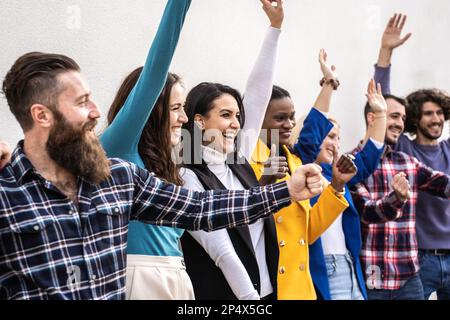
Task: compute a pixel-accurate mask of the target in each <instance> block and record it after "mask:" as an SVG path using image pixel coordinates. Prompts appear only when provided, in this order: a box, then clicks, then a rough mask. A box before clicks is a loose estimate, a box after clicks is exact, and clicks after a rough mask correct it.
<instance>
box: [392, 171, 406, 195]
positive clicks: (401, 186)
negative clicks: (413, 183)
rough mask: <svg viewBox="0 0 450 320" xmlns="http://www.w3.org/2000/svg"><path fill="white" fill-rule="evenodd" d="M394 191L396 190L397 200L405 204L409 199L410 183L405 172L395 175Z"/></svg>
mask: <svg viewBox="0 0 450 320" xmlns="http://www.w3.org/2000/svg"><path fill="white" fill-rule="evenodd" d="M391 186H392V189H394V192H395V195H396V196H397V199H398V200H400V201H402V202H405V201H406V200H407V199H408V197H409V189H410V187H409V181H408V179H406V174H405V173H404V172H400V173H398V174H397V175H395V177H394V179H393V180H392V184H391Z"/></svg>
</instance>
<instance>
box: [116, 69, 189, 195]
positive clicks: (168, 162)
mask: <svg viewBox="0 0 450 320" xmlns="http://www.w3.org/2000/svg"><path fill="white" fill-rule="evenodd" d="M142 69H143V68H142V67H140V68H137V69H136V70H134V71H133V72H131V73H130V74H129V75H128V76H127V77H126V78H125V80H124V81H123V83H122V85H121V86H120V88H119V91H118V92H117V94H116V97H115V99H114V101H113V103H112V104H111V107H110V109H109V112H108V125H111V123H112V122H113V121H114V118H115V117H116V116H117V114H118V113H119V111H120V110H121V109H122V107H123V105H124V104H125V101H126V100H127V98H128V96H129V94H130V93H131V90H133V88H134V86H135V85H136V82H137V81H138V79H139V77H140V75H141V72H142ZM176 83H181V79H180V77H179V76H178V75H176V74H173V73H169V75H168V77H167V81H166V84H165V86H164V89H163V91H162V92H161V94H160V95H159V97H158V100H157V101H156V104H155V107H154V108H153V111H152V114H151V115H150V118H149V119H148V121H147V124H146V125H145V128H144V131H143V132H142V135H141V139H140V141H139V146H138V150H139V155H140V156H141V158H142V160H143V161H144V164H145V167H146V169H147V170H149V171H151V172H153V173H155V174H156V176H157V177H158V178H160V179H162V180H164V181H166V182H170V183H174V184H176V185H180V186H181V185H183V184H184V181H183V179H182V178H181V176H180V171H179V169H180V168H179V166H178V165H177V164H176V163H175V162H174V161H173V159H172V152H173V148H172V144H171V139H170V93H171V92H172V88H173V86H174V85H175V84H176ZM148 107H149V108H150V107H151V106H148ZM130 125H132V124H130Z"/></svg>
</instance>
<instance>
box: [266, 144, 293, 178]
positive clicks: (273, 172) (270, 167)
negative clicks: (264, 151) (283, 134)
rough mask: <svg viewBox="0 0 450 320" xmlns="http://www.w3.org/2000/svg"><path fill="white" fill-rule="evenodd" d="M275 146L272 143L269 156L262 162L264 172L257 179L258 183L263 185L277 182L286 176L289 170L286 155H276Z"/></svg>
mask: <svg viewBox="0 0 450 320" xmlns="http://www.w3.org/2000/svg"><path fill="white" fill-rule="evenodd" d="M277 152H278V150H277V146H276V145H272V148H271V149H270V157H269V159H268V160H267V161H266V162H265V163H264V173H263V175H262V177H261V179H260V180H259V183H260V185H262V186H265V185H268V184H272V183H275V182H277V181H278V180H280V179H283V178H285V177H286V175H287V173H288V172H289V167H288V163H287V160H286V157H280V156H277Z"/></svg>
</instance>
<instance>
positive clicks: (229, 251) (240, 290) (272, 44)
mask: <svg viewBox="0 0 450 320" xmlns="http://www.w3.org/2000/svg"><path fill="white" fill-rule="evenodd" d="M280 33H281V30H280V29H276V28H272V27H269V29H268V31H267V33H266V37H265V40H264V43H263V46H262V49H261V51H260V54H259V57H258V59H257V61H256V64H255V66H254V68H253V70H252V73H251V74H250V77H249V79H248V82H247V87H246V91H245V96H244V107H245V113H246V114H247V115H251V117H247V118H246V124H245V127H244V128H242V131H244V132H243V133H241V136H243V137H244V139H245V141H244V142H245V143H243V144H242V145H243V148H242V149H241V150H240V153H241V154H242V155H243V156H244V157H245V158H246V159H250V157H251V155H252V153H253V150H254V149H255V147H256V144H257V141H258V137H259V132H260V130H261V127H262V123H263V121H264V117H265V113H266V110H267V106H268V105H269V102H270V97H271V95H272V87H273V78H274V70H275V64H276V57H277V51H278V39H279V36H280ZM202 150H203V160H204V161H205V162H206V164H207V165H208V168H209V169H210V170H211V172H212V173H214V174H215V175H216V177H217V178H219V180H220V181H221V182H222V184H223V185H224V186H225V187H226V188H227V189H229V190H243V189H244V187H243V186H242V184H241V182H240V181H239V180H238V178H237V177H236V176H235V175H234V173H233V172H232V171H231V169H230V168H229V167H228V166H227V165H226V164H225V161H226V155H225V154H223V153H220V152H217V151H215V150H213V149H211V148H207V147H202ZM181 175H182V178H183V180H184V181H185V184H184V187H186V188H188V189H192V190H195V191H204V188H203V185H202V184H201V182H200V181H199V180H198V178H197V176H196V175H195V173H194V172H193V171H191V170H189V169H182V171H181ZM249 229H250V234H251V239H252V244H253V248H254V250H255V255H256V260H257V263H258V268H259V274H260V283H261V295H259V294H258V292H257V291H256V290H255V287H254V285H253V283H252V281H251V279H250V277H249V275H248V273H247V270H246V269H245V267H244V265H243V264H242V262H241V260H240V259H239V257H238V255H237V254H236V251H235V250H234V247H233V244H232V243H231V239H230V237H229V235H228V232H227V231H226V230H219V231H215V232H210V233H207V232H204V231H196V232H190V234H191V235H192V236H193V238H194V239H196V240H197V241H198V242H199V243H200V245H201V246H202V247H203V248H204V249H205V251H206V252H207V253H208V254H209V256H210V257H211V259H212V260H214V262H215V263H216V265H217V267H219V268H220V269H221V271H222V273H223V274H224V276H225V279H226V280H227V282H228V284H229V285H230V287H231V289H232V290H233V293H234V294H235V295H236V297H238V298H239V299H240V300H258V299H259V298H260V296H261V297H265V296H267V295H269V294H271V293H273V287H272V284H271V282H270V276H269V271H268V268H267V262H266V248H265V240H264V239H265V236H264V222H263V221H262V220H259V221H257V222H256V223H254V224H253V225H250V226H249Z"/></svg>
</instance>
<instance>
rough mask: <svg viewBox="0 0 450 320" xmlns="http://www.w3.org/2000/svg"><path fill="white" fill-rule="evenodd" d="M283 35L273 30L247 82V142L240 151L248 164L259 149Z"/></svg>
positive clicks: (245, 104)
mask: <svg viewBox="0 0 450 320" xmlns="http://www.w3.org/2000/svg"><path fill="white" fill-rule="evenodd" d="M280 34H281V30H280V29H277V28H273V27H269V29H268V30H267V33H266V37H265V39H264V43H263V45H262V48H261V51H260V53H259V56H258V59H257V60H256V63H255V65H254V67H253V70H252V72H251V74H250V77H249V78H248V81H247V87H246V89H245V94H244V108H245V114H246V117H245V126H244V128H242V131H243V132H241V137H242V139H243V140H242V141H241V144H240V150H239V151H240V152H241V154H242V155H243V156H244V157H245V158H246V159H248V160H249V159H250V157H251V156H252V154H253V151H254V150H255V148H256V144H257V142H258V138H259V133H260V131H261V127H262V124H263V122H264V117H265V115H266V110H267V107H268V105H269V102H270V98H271V96H272V90H273V81H274V74H275V66H276V61H277V54H278V39H279V38H280Z"/></svg>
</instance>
